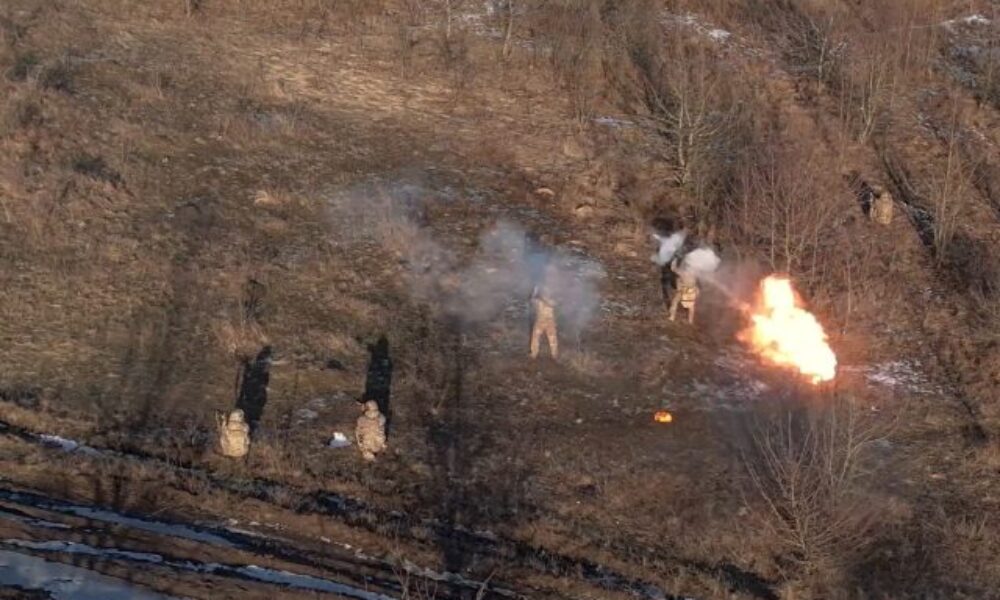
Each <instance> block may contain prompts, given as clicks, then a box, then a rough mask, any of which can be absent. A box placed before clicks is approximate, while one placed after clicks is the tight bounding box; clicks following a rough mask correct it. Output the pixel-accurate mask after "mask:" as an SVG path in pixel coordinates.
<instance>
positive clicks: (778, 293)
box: [739, 275, 837, 384]
mask: <svg viewBox="0 0 1000 600" xmlns="http://www.w3.org/2000/svg"><path fill="white" fill-rule="evenodd" d="M750 320H751V323H750V326H749V327H747V329H745V330H744V331H742V332H741V333H740V336H739V337H740V340H741V341H743V342H744V343H746V344H748V345H749V346H750V347H751V348H753V350H754V351H755V352H757V353H758V354H759V355H760V356H762V357H763V358H764V359H765V360H768V361H770V362H772V363H774V364H777V365H781V366H787V367H792V368H794V369H796V370H798V371H799V372H800V373H802V375H804V376H805V377H806V378H807V379H809V381H811V382H812V383H814V384H818V383H822V382H824V381H830V380H831V379H833V378H834V375H835V374H836V371H837V357H836V356H835V355H834V353H833V350H832V349H831V348H830V345H829V344H828V343H827V336H826V332H825V331H823V326H822V325H820V323H819V321H818V320H817V319H816V317H815V316H814V315H813V314H812V313H810V312H809V311H807V310H805V309H804V308H803V307H802V300H801V298H799V295H798V294H797V293H796V292H795V289H794V288H793V287H792V282H791V281H790V280H788V279H787V278H784V277H778V276H775V275H771V276H769V277H767V278H766V279H764V280H763V281H762V282H761V285H760V294H759V295H758V297H757V299H756V303H755V305H754V306H753V307H752V308H751V309H750Z"/></svg>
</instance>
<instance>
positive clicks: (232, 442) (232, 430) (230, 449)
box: [215, 408, 250, 458]
mask: <svg viewBox="0 0 1000 600" xmlns="http://www.w3.org/2000/svg"><path fill="white" fill-rule="evenodd" d="M215 422H216V425H217V426H218V429H219V449H220V451H221V452H222V455H223V456H228V457H230V458H243V457H244V456H246V455H247V453H248V452H250V426H249V425H248V424H247V422H246V419H245V418H244V416H243V411H242V410H240V409H238V408H237V409H236V410H234V411H232V412H230V413H229V414H228V415H227V414H225V413H216V415H215Z"/></svg>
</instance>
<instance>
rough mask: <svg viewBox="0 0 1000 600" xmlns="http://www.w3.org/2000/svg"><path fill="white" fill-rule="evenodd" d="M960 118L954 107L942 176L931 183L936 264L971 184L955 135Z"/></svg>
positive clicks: (945, 249) (945, 252)
mask: <svg viewBox="0 0 1000 600" xmlns="http://www.w3.org/2000/svg"><path fill="white" fill-rule="evenodd" d="M959 123H960V116H959V112H958V108H957V103H956V108H955V112H954V113H953V116H952V123H951V127H950V130H949V132H948V134H947V136H948V137H947V143H948V158H947V160H946V161H945V169H944V172H943V173H940V174H938V176H937V177H935V178H934V181H933V182H932V184H931V194H930V196H931V198H930V199H931V205H932V208H933V217H934V226H933V233H934V256H935V260H936V261H937V263H938V264H939V265H941V264H944V263H945V262H946V261H947V259H948V247H949V246H950V245H951V240H952V238H954V236H955V231H956V228H957V227H958V223H959V215H960V213H961V211H962V209H963V207H964V204H965V197H966V195H967V194H968V193H969V188H970V184H971V179H970V173H969V171H968V169H967V168H966V165H965V162H964V161H963V160H962V156H961V144H960V140H959V136H960V135H961V131H960V125H959Z"/></svg>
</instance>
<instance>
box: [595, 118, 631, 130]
mask: <svg viewBox="0 0 1000 600" xmlns="http://www.w3.org/2000/svg"><path fill="white" fill-rule="evenodd" d="M594 122H595V123H597V124H598V125H605V126H607V127H620V128H626V127H633V126H634V125H635V124H634V123H633V122H632V121H630V120H628V119H619V118H617V117H595V118H594Z"/></svg>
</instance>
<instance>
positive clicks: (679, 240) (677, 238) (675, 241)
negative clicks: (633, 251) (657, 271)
mask: <svg viewBox="0 0 1000 600" xmlns="http://www.w3.org/2000/svg"><path fill="white" fill-rule="evenodd" d="M686 237H687V234H686V233H684V232H683V231H677V232H674V233H672V234H670V235H669V236H667V237H664V236H662V235H660V234H658V233H654V234H653V239H654V240H656V241H657V242H658V243H659V244H660V248H659V250H658V251H657V253H656V254H654V255H653V256H651V257H650V260H652V261H653V262H655V263H656V264H658V265H660V266H661V267H662V266H665V265H666V264H667V263H669V262H670V260H671V259H672V258H673V257H674V255H675V254H677V251H678V250H680V249H681V246H683V245H684V238H686Z"/></svg>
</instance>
